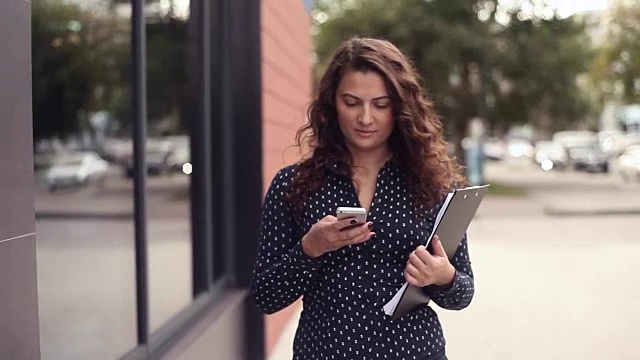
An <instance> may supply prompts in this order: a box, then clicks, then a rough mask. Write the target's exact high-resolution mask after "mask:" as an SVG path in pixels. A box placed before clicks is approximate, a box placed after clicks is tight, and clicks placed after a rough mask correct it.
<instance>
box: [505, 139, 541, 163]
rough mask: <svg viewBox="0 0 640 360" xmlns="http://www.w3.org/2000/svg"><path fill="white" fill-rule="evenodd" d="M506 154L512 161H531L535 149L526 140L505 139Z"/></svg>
mask: <svg viewBox="0 0 640 360" xmlns="http://www.w3.org/2000/svg"><path fill="white" fill-rule="evenodd" d="M507 153H508V154H509V156H510V157H512V158H514V159H520V158H526V159H532V158H533V156H534V155H535V148H534V147H533V144H531V141H530V140H528V139H524V138H510V139H507Z"/></svg>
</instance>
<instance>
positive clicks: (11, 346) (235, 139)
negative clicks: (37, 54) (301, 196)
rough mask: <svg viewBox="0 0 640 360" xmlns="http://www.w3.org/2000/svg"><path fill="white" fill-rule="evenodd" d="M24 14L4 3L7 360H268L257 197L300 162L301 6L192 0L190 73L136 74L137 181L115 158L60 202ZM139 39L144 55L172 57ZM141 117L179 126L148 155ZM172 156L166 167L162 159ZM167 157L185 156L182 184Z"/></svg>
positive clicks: (2, 300) (298, 2) (277, 328)
mask: <svg viewBox="0 0 640 360" xmlns="http://www.w3.org/2000/svg"><path fill="white" fill-rule="evenodd" d="M85 4H89V3H85ZM96 4H98V3H96ZM98 5H99V6H102V5H100V4H98ZM31 6H32V3H31V2H28V1H23V0H8V1H3V2H2V3H1V4H0V33H2V35H3V41H2V42H0V59H1V60H2V63H3V66H2V67H0V92H1V94H2V96H1V97H0V110H1V111H2V114H3V115H2V117H3V118H2V121H0V150H1V152H0V153H2V154H3V155H2V157H1V159H2V165H3V170H4V171H3V176H2V180H1V185H2V186H1V187H0V198H1V199H2V202H1V205H0V206H1V207H2V214H1V215H2V216H0V288H1V289H2V292H1V293H0V359H12V360H23V359H24V360H34V359H40V358H42V359H64V360H74V359H83V360H86V359H167V360H172V359H231V360H233V359H264V358H266V357H267V356H268V354H269V352H270V351H271V349H272V348H273V345H274V343H275V341H276V340H277V338H278V336H279V334H280V332H281V331H282V328H283V326H284V323H285V322H286V320H287V319H288V317H289V316H290V315H291V313H292V310H291V311H289V310H284V311H282V312H280V313H278V314H275V315H271V316H268V317H263V316H262V315H261V314H260V312H259V311H258V310H257V308H256V307H255V305H254V304H253V302H252V300H251V297H250V294H249V293H248V287H249V282H250V277H251V268H252V265H253V256H254V254H255V248H256V245H257V243H256V242H257V231H258V224H259V212H260V203H261V200H262V196H263V194H264V191H265V190H266V188H267V186H268V184H269V182H270V180H271V177H272V176H273V175H274V174H275V172H276V171H277V170H278V169H279V168H280V167H282V166H284V165H285V164H286V163H289V162H291V161H295V159H297V156H298V154H297V153H296V151H295V149H292V148H291V147H290V146H291V145H292V144H293V139H294V134H295V131H296V130H297V128H298V127H299V126H300V125H301V124H302V123H303V122H304V120H305V109H306V106H307V104H308V102H309V96H310V94H311V77H312V72H311V58H312V43H311V33H310V27H311V24H310V18H309V13H308V11H309V6H310V4H309V1H303V0H283V1H280V2H277V3H276V2H273V1H250V0H216V1H205V0H192V1H191V2H190V14H192V15H191V16H190V17H189V19H188V21H187V28H186V30H185V31H186V33H185V34H186V35H185V36H184V37H182V38H180V39H179V40H178V41H177V42H176V41H175V39H171V41H170V42H167V44H170V46H175V48H178V49H179V50H180V51H178V52H177V53H179V54H182V55H180V56H182V57H183V58H182V59H181V61H184V63H185V64H186V65H187V66H186V67H184V68H182V67H181V68H180V69H176V68H167V67H163V66H164V65H166V64H167V62H164V61H165V60H164V59H161V60H157V59H156V57H159V56H160V55H154V56H155V57H152V58H147V62H146V65H147V67H146V68H145V67H142V65H145V63H144V62H133V63H132V66H131V68H132V69H133V71H132V78H133V79H135V81H134V82H133V84H134V85H131V86H130V88H128V91H130V93H131V94H132V97H133V99H134V100H133V101H132V108H133V109H134V110H135V111H133V112H132V123H131V127H132V128H133V129H134V131H133V132H130V133H129V135H127V136H128V138H125V139H119V140H122V141H123V143H126V142H129V143H133V144H134V149H135V150H136V151H135V155H134V156H135V159H136V161H135V162H134V163H133V165H132V166H133V167H132V169H131V172H132V174H133V175H134V176H133V177H132V178H130V177H126V176H124V175H123V174H124V172H122V171H121V170H122V169H120V168H119V166H120V165H121V164H120V163H118V160H117V159H110V161H111V163H110V167H109V170H108V171H107V172H105V173H104V179H106V180H104V179H103V178H100V179H99V180H101V181H97V182H96V183H93V182H92V180H93V178H90V177H89V178H86V179H85V178H83V179H82V180H83V181H78V182H77V183H76V182H75V180H78V179H79V178H78V177H77V176H76V175H73V174H75V173H71V174H72V175H69V176H68V177H67V178H65V179H67V180H71V182H70V183H69V184H68V185H69V186H68V188H65V189H64V190H56V191H49V190H53V189H51V188H50V187H48V186H47V184H49V182H50V181H52V179H53V178H54V176H53V175H51V171H49V170H46V169H44V170H43V169H40V168H36V171H35V176H34V165H33V164H34V161H33V145H32V144H33V138H32V134H33V133H34V131H33V127H32V122H31V119H32V116H33V114H34V113H36V112H37V111H40V113H38V114H40V115H39V116H41V114H42V111H41V110H40V109H36V108H35V106H36V105H37V104H36V101H35V100H34V101H33V102H34V105H33V106H32V92H37V91H42V90H41V89H35V88H34V89H32V82H31V74H32V69H31V68H30V66H29V65H30V63H31V51H32V49H31V46H30V44H31V41H30V23H31V21H30V12H31ZM101 8H102V7H101ZM103 13H104V12H103ZM134 19H139V17H134ZM132 28H133V29H134V30H135V29H143V28H142V27H137V28H136V27H135V26H132ZM133 34H138V35H140V34H141V32H136V31H134V32H133ZM149 36H153V35H152V34H149ZM134 38H135V36H134ZM137 39H143V38H141V37H137ZM147 40H148V41H147V42H146V45H147V50H148V51H149V53H152V54H161V55H162V54H163V53H164V52H165V51H166V52H167V53H168V52H170V51H171V50H172V49H170V48H168V46H169V45H167V48H160V49H158V48H157V47H156V46H157V44H158V42H156V39H147ZM56 41H62V40H58V39H56ZM137 44H138V43H137V42H135V41H134V42H133V43H132V49H131V50H132V54H134V55H133V58H135V59H138V60H140V59H141V58H140V57H138V56H136V55H135V54H141V52H139V51H137V50H139V49H140V47H138V45H137ZM40 45H41V44H38V46H40ZM36 50H37V49H36ZM174 50H175V49H174ZM153 51H156V53H153ZM167 61H168V60H167ZM34 66H36V65H34ZM155 67H158V68H155ZM141 69H142V71H141ZM174 72H179V74H183V75H180V76H177V78H178V79H180V78H184V79H187V81H186V82H185V83H184V84H183V85H184V86H182V87H180V88H179V89H177V90H176V91H178V92H170V91H158V89H160V90H165V89H167V90H174V88H173V87H172V86H165V87H163V86H162V85H163V84H168V83H170V81H173V80H171V78H170V75H171V74H173V73H174ZM35 73H37V72H34V74H35ZM123 73H125V72H123ZM145 74H151V76H149V77H148V78H146V79H145V77H144V75H145ZM158 74H160V75H158ZM164 76H166V77H164ZM142 83H146V84H147V85H148V86H147V91H148V92H147V96H146V97H140V96H138V95H140V94H143V93H142V92H140V89H141V88H140V87H136V86H135V84H142ZM181 84H182V83H181ZM52 92H53V91H47V92H45V95H47V94H49V93H52ZM53 93H55V92H53ZM54 95H55V94H54ZM177 98H179V99H180V101H177V100H176V99H177ZM38 101H40V100H38ZM182 101H184V102H185V103H182ZM174 102H175V104H179V105H180V104H181V105H180V107H179V108H177V106H178V105H175V104H174ZM145 103H146V105H147V109H148V110H149V111H150V112H154V114H155V116H157V117H158V118H161V119H169V120H171V119H174V118H178V120H179V121H182V123H181V124H183V127H182V128H181V129H182V130H181V131H182V132H180V133H177V132H176V133H167V134H164V135H165V136H164V137H163V139H162V141H161V142H160V145H159V146H158V147H157V148H158V149H160V150H157V151H155V150H154V151H151V150H149V149H148V147H145V146H144V143H145V142H146V143H150V142H154V144H155V141H156V140H157V139H151V138H146V136H147V132H146V131H145V130H146V129H147V128H149V127H150V124H147V123H145V122H144V121H143V119H145V117H144V113H143V112H141V110H142V109H144V108H145V107H144V106H143V105H145ZM164 105H166V106H164ZM34 109H36V110H34ZM176 109H178V110H176ZM49 115H50V116H53V115H51V114H49ZM53 120H54V119H52V121H53ZM37 124H38V123H36V126H37ZM184 124H186V125H184ZM176 131H177V130H176ZM145 140H146V141H145ZM165 145H167V146H168V147H171V148H172V149H173V150H172V153H171V154H172V156H171V157H170V158H172V159H173V162H172V163H170V166H168V165H167V164H169V163H167V162H166V161H164V162H163V161H159V160H158V159H159V158H162V157H161V156H160V155H159V154H163V153H162V151H164V150H162V149H164V146H165ZM176 149H179V150H181V151H186V153H187V154H189V157H188V160H189V168H188V171H187V168H186V167H184V165H185V164H186V163H183V161H184V159H183V160H180V161H178V160H176V158H177V155H176V153H177V150H176ZM94 150H95V149H76V148H74V149H71V148H69V149H68V152H65V153H64V154H58V153H56V156H55V157H54V158H55V159H58V158H60V159H63V160H64V159H67V158H69V157H70V155H69V154H72V155H73V154H75V153H76V152H82V153H84V152H88V151H94ZM165 160H166V159H165ZM57 161H58V160H54V161H53V162H52V163H51V164H50V167H49V169H51V168H54V167H56V166H58V165H59V164H58V162H57ZM165 165H167V166H165ZM69 168H70V167H69V166H67V167H66V169H69ZM176 168H177V169H178V170H176ZM180 169H181V170H182V171H180ZM156 171H157V172H158V173H159V174H160V175H159V176H156ZM67 173H69V172H67ZM142 174H146V175H145V176H141V175H142ZM85 180H86V181H85Z"/></svg>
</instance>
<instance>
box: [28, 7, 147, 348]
mask: <svg viewBox="0 0 640 360" xmlns="http://www.w3.org/2000/svg"><path fill="white" fill-rule="evenodd" d="M130 28H131V23H130V19H129V18H127V17H123V16H120V15H118V14H117V13H116V12H115V11H114V10H113V7H111V6H110V5H109V2H108V1H84V0H82V1H81V0H75V1H71V0H69V1H65V2H59V1H37V2H35V1H34V2H33V4H32V41H33V46H32V49H33V50H32V51H33V54H32V55H33V113H34V119H33V122H34V144H35V148H34V158H35V169H34V170H35V171H34V174H35V182H36V189H35V208H36V216H37V218H36V232H37V261H38V295H39V311H40V333H41V352H42V359H44V360H47V359H60V360H76V359H78V360H80V359H82V360H85V359H117V358H119V357H120V356H122V355H123V354H125V353H127V352H128V351H129V350H131V349H132V348H134V347H135V346H136V345H137V324H136V284H135V257H134V255H135V253H134V220H133V186H132V181H131V179H130V178H128V177H126V176H122V163H123V161H124V159H126V158H127V156H128V154H130V153H131V149H132V138H131V131H130V128H131V126H130V115H129V109H130V101H129V98H130V96H129V92H130V80H129V78H130V73H129V71H130V60H129V59H130V54H131V52H130V42H129V39H130Z"/></svg>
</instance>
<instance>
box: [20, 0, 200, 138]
mask: <svg viewBox="0 0 640 360" xmlns="http://www.w3.org/2000/svg"><path fill="white" fill-rule="evenodd" d="M116 2H117V1H114V3H116ZM169 15H172V14H169ZM153 20H154V21H148V25H147V101H148V104H147V106H148V111H147V114H148V118H149V124H150V131H153V130H154V129H155V128H156V126H154V125H156V124H159V123H161V122H165V123H167V124H168V125H164V127H163V128H164V129H165V130H166V131H172V132H175V131H176V130H177V129H180V128H185V124H184V122H185V120H184V119H185V118H186V116H184V114H185V112H186V111H187V105H186V104H187V101H186V93H187V91H186V86H187V78H188V76H187V73H186V68H187V66H186V61H187V49H186V46H187V41H186V40H187V21H186V20H184V19H177V18H174V17H171V16H166V17H164V18H159V19H155V18H154V19H153ZM130 38H131V22H130V19H128V18H123V17H118V16H117V15H116V14H115V13H112V12H107V13H96V12H92V11H88V10H84V9H81V8H80V7H78V6H76V5H69V4H66V3H64V2H61V1H59V0H41V1H38V2H34V3H33V6H32V44H33V45H32V58H33V124H34V138H35V139H41V138H49V137H52V136H62V137H64V136H67V135H70V134H74V133H77V132H78V131H80V130H82V129H85V128H87V127H88V126H89V125H88V117H89V116H90V114H91V113H93V112H96V111H107V112H108V113H109V114H110V117H111V121H112V123H111V130H112V131H114V132H125V133H126V132H128V131H129V130H130V123H131V121H130V120H131V100H130V99H131V78H132V74H131V43H130ZM160 131H162V130H160Z"/></svg>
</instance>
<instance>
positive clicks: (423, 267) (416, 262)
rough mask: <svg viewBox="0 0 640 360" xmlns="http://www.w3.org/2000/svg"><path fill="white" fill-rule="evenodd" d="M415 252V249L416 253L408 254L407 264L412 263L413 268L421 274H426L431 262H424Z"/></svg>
mask: <svg viewBox="0 0 640 360" xmlns="http://www.w3.org/2000/svg"><path fill="white" fill-rule="evenodd" d="M417 252H418V251H417V249H416V251H413V252H412V253H411V254H409V262H410V263H412V264H413V266H415V267H416V268H417V269H418V270H420V271H421V272H423V273H428V272H429V264H430V263H431V260H429V259H427V261H426V262H425V261H424V260H423V259H422V258H420V256H419V255H418V254H417Z"/></svg>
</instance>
